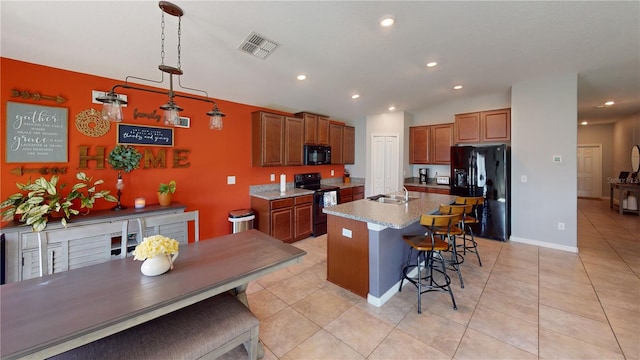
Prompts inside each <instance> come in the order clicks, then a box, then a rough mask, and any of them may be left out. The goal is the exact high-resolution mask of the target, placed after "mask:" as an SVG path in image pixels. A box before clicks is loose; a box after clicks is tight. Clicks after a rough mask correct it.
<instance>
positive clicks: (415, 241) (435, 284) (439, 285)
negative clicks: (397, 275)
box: [398, 214, 461, 314]
mask: <svg viewBox="0 0 640 360" xmlns="http://www.w3.org/2000/svg"><path fill="white" fill-rule="evenodd" d="M460 219H461V215H459V214H458V215H422V216H420V224H421V225H423V226H424V227H425V228H426V234H423V235H405V236H403V237H402V239H403V240H404V241H405V242H406V243H407V244H408V245H409V246H410V247H409V255H408V256H407V263H406V265H405V266H404V268H403V269H402V274H403V276H402V279H401V280H400V289H399V290H398V291H402V285H403V282H404V280H405V279H407V281H409V282H411V283H412V284H413V285H415V286H416V288H417V289H418V314H422V300H421V299H422V294H424V293H426V292H430V291H443V292H448V293H449V295H450V296H451V302H452V303H453V309H454V310H458V307H457V306H456V300H455V298H454V297H453V292H452V291H451V278H449V275H447V265H446V260H445V259H444V257H443V255H442V252H443V251H447V250H448V249H449V243H448V242H447V241H445V240H444V238H450V237H451V233H450V231H451V229H452V228H453V227H455V226H456V224H457V223H458V222H459V221H460ZM413 250H416V251H417V257H416V258H415V259H412V253H413ZM412 260H413V261H414V263H412ZM436 261H437V262H439V263H440V269H438V268H436V267H435V266H434V262H436ZM413 269H415V270H416V271H417V273H416V275H413V274H409V272H411V271H412V270H413Z"/></svg>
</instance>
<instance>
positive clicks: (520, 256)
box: [224, 199, 640, 360]
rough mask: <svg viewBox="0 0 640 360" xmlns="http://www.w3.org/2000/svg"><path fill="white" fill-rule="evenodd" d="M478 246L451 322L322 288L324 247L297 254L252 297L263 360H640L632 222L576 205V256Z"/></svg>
mask: <svg viewBox="0 0 640 360" xmlns="http://www.w3.org/2000/svg"><path fill="white" fill-rule="evenodd" d="M479 242H480V255H481V257H482V262H483V265H484V266H483V267H479V266H478V263H477V261H476V259H475V258H473V257H469V258H468V259H467V261H465V262H464V264H463V265H462V272H463V277H464V281H465V288H464V289H461V288H460V286H459V285H458V282H457V279H456V277H455V276H452V278H453V281H454V284H455V286H454V288H453V290H454V295H455V297H456V301H457V303H458V311H454V310H453V309H452V307H451V300H450V298H449V297H448V294H444V293H429V294H425V295H423V305H422V306H423V312H422V314H417V312H416V310H417V295H416V290H415V288H414V287H411V286H406V287H404V289H406V290H404V289H403V291H402V292H401V293H398V294H396V295H395V296H394V297H393V298H392V299H391V300H389V301H388V302H387V303H386V304H385V305H383V306H382V307H380V308H378V307H375V306H372V305H369V304H368V303H367V302H366V300H364V299H363V298H360V297H358V296H356V295H354V294H352V293H350V292H348V291H346V290H343V289H342V288H340V287H338V286H336V285H333V284H331V283H329V282H328V281H326V280H325V277H326V260H327V259H326V236H321V237H318V238H309V239H305V240H303V241H299V242H297V243H295V246H298V247H299V248H301V249H304V250H305V251H307V252H308V255H307V256H306V257H305V259H304V261H303V262H302V263H301V264H298V265H296V266H293V267H290V268H287V269H284V270H281V271H280V272H278V273H275V274H273V275H271V276H268V277H265V278H262V279H260V280H258V281H255V282H253V283H251V284H250V285H249V290H248V297H249V303H250V306H251V309H252V311H253V312H254V313H255V314H256V316H257V317H258V318H259V319H260V338H261V339H262V342H263V344H264V346H265V352H266V354H265V357H264V359H267V360H270V359H536V358H538V359H625V358H626V359H640V345H639V344H640V335H639V334H640V276H639V275H640V218H639V217H637V216H634V215H630V214H626V215H619V214H618V213H617V212H615V211H612V210H610V209H609V207H608V202H607V201H598V200H586V199H579V200H578V247H579V249H580V253H579V254H573V253H568V252H564V251H559V250H552V249H548V248H539V247H535V246H531V245H525V244H519V243H514V242H506V243H502V242H498V241H493V240H485V239H480V241H479ZM243 354H245V353H244V349H242V348H237V349H235V350H234V351H232V352H231V353H229V354H227V355H226V356H225V357H224V358H225V359H236V358H242V357H243V356H244V355H243Z"/></svg>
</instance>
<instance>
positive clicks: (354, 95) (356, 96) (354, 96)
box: [351, 94, 360, 99]
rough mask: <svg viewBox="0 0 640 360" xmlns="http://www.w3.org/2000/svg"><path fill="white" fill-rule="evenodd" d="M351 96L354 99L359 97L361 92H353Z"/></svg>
mask: <svg viewBox="0 0 640 360" xmlns="http://www.w3.org/2000/svg"><path fill="white" fill-rule="evenodd" d="M351 98H352V99H359V98H360V95H359V94H353V95H351Z"/></svg>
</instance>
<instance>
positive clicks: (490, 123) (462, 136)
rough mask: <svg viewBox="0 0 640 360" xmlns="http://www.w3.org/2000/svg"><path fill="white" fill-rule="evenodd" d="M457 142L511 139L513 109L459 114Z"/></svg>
mask: <svg viewBox="0 0 640 360" xmlns="http://www.w3.org/2000/svg"><path fill="white" fill-rule="evenodd" d="M454 128H455V143H456V144H460V143H482V142H508V141H511V109H499V110H490V111H481V112H475V113H468V114H457V115H456V117H455V127H454Z"/></svg>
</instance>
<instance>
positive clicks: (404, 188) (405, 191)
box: [402, 186, 409, 201]
mask: <svg viewBox="0 0 640 360" xmlns="http://www.w3.org/2000/svg"><path fill="white" fill-rule="evenodd" d="M402 190H403V191H404V201H409V190H407V187H406V186H403V187H402Z"/></svg>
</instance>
